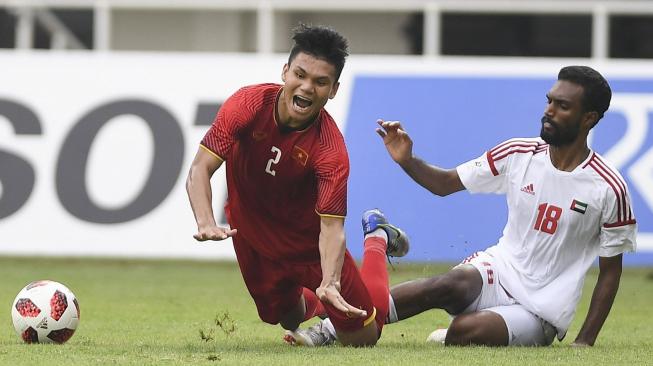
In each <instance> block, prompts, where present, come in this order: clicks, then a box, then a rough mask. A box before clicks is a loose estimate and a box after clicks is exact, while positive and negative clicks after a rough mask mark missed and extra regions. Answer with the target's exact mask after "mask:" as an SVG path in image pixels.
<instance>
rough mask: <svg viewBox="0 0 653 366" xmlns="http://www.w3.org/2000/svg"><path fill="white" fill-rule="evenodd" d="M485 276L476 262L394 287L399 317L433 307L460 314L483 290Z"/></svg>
mask: <svg viewBox="0 0 653 366" xmlns="http://www.w3.org/2000/svg"><path fill="white" fill-rule="evenodd" d="M482 286H483V279H482V277H481V274H480V273H478V270H477V269H476V268H474V267H473V266H472V265H464V266H460V267H457V268H454V269H452V270H451V271H449V272H447V273H444V274H442V275H438V276H434V277H430V278H421V279H417V280H413V281H408V282H404V283H401V284H399V285H396V286H393V287H392V288H391V289H390V294H391V295H392V298H393V300H394V304H395V308H396V309H397V317H398V319H399V320H402V319H406V318H410V317H411V316H414V315H417V314H419V313H422V312H424V311H426V310H430V309H436V308H437V309H444V310H446V311H447V312H448V313H449V314H459V313H461V312H462V311H463V310H465V308H467V306H469V304H471V303H472V302H473V301H474V300H475V299H476V298H477V297H478V295H479V294H480V293H481V288H482Z"/></svg>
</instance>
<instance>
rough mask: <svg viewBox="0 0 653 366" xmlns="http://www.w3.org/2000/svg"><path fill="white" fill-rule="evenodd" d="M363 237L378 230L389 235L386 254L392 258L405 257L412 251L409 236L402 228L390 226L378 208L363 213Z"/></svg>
mask: <svg viewBox="0 0 653 366" xmlns="http://www.w3.org/2000/svg"><path fill="white" fill-rule="evenodd" d="M362 223H363V235H367V234H369V233H371V232H373V231H374V230H376V229H383V230H384V231H385V233H386V234H388V248H387V249H386V251H385V252H386V254H387V255H388V256H390V257H403V256H405V255H406V254H407V253H408V250H409V249H410V242H409V239H408V235H406V233H405V232H404V231H403V230H401V229H400V228H398V227H396V226H394V225H392V224H389V223H388V219H386V218H385V215H384V214H383V212H381V210H379V209H378V208H375V209H372V210H367V211H365V212H364V213H363V220H362Z"/></svg>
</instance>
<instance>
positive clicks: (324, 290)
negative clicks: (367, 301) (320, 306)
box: [315, 284, 367, 318]
mask: <svg viewBox="0 0 653 366" xmlns="http://www.w3.org/2000/svg"><path fill="white" fill-rule="evenodd" d="M315 294H316V295H317V297H318V298H319V299H320V301H322V302H324V303H328V304H331V305H333V306H334V307H335V308H336V309H338V310H340V311H342V312H343V313H345V314H346V315H347V316H348V317H350V318H363V317H366V316H367V311H365V310H362V309H359V308H355V307H353V306H351V305H349V303H347V301H345V299H344V298H343V297H342V295H340V284H330V285H326V286H324V285H322V286H320V287H318V288H317V290H315Z"/></svg>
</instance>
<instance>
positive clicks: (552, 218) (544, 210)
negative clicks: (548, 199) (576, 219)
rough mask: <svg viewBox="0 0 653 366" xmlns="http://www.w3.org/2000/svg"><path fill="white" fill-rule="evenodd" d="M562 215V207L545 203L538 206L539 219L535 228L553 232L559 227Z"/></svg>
mask: <svg viewBox="0 0 653 366" xmlns="http://www.w3.org/2000/svg"><path fill="white" fill-rule="evenodd" d="M560 216H562V209H561V208H560V207H558V206H554V205H549V204H548V203H543V204H541V205H539V206H537V219H536V220H535V227H533V229H535V230H539V231H542V232H545V233H547V234H553V233H555V232H556V229H557V228H558V220H560Z"/></svg>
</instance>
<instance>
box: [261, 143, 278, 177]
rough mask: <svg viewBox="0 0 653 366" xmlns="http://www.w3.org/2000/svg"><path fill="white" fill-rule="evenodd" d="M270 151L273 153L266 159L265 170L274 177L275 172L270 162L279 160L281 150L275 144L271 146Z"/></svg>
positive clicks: (275, 162)
mask: <svg viewBox="0 0 653 366" xmlns="http://www.w3.org/2000/svg"><path fill="white" fill-rule="evenodd" d="M271 151H272V152H273V153H274V154H275V155H274V157H273V158H272V159H270V160H268V165H267V166H266V167H265V172H266V173H268V174H270V175H271V176H273V177H274V176H275V175H277V172H276V171H274V170H273V169H272V164H277V163H278V162H279V160H281V150H280V149H279V148H278V147H276V146H272V149H271Z"/></svg>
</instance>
